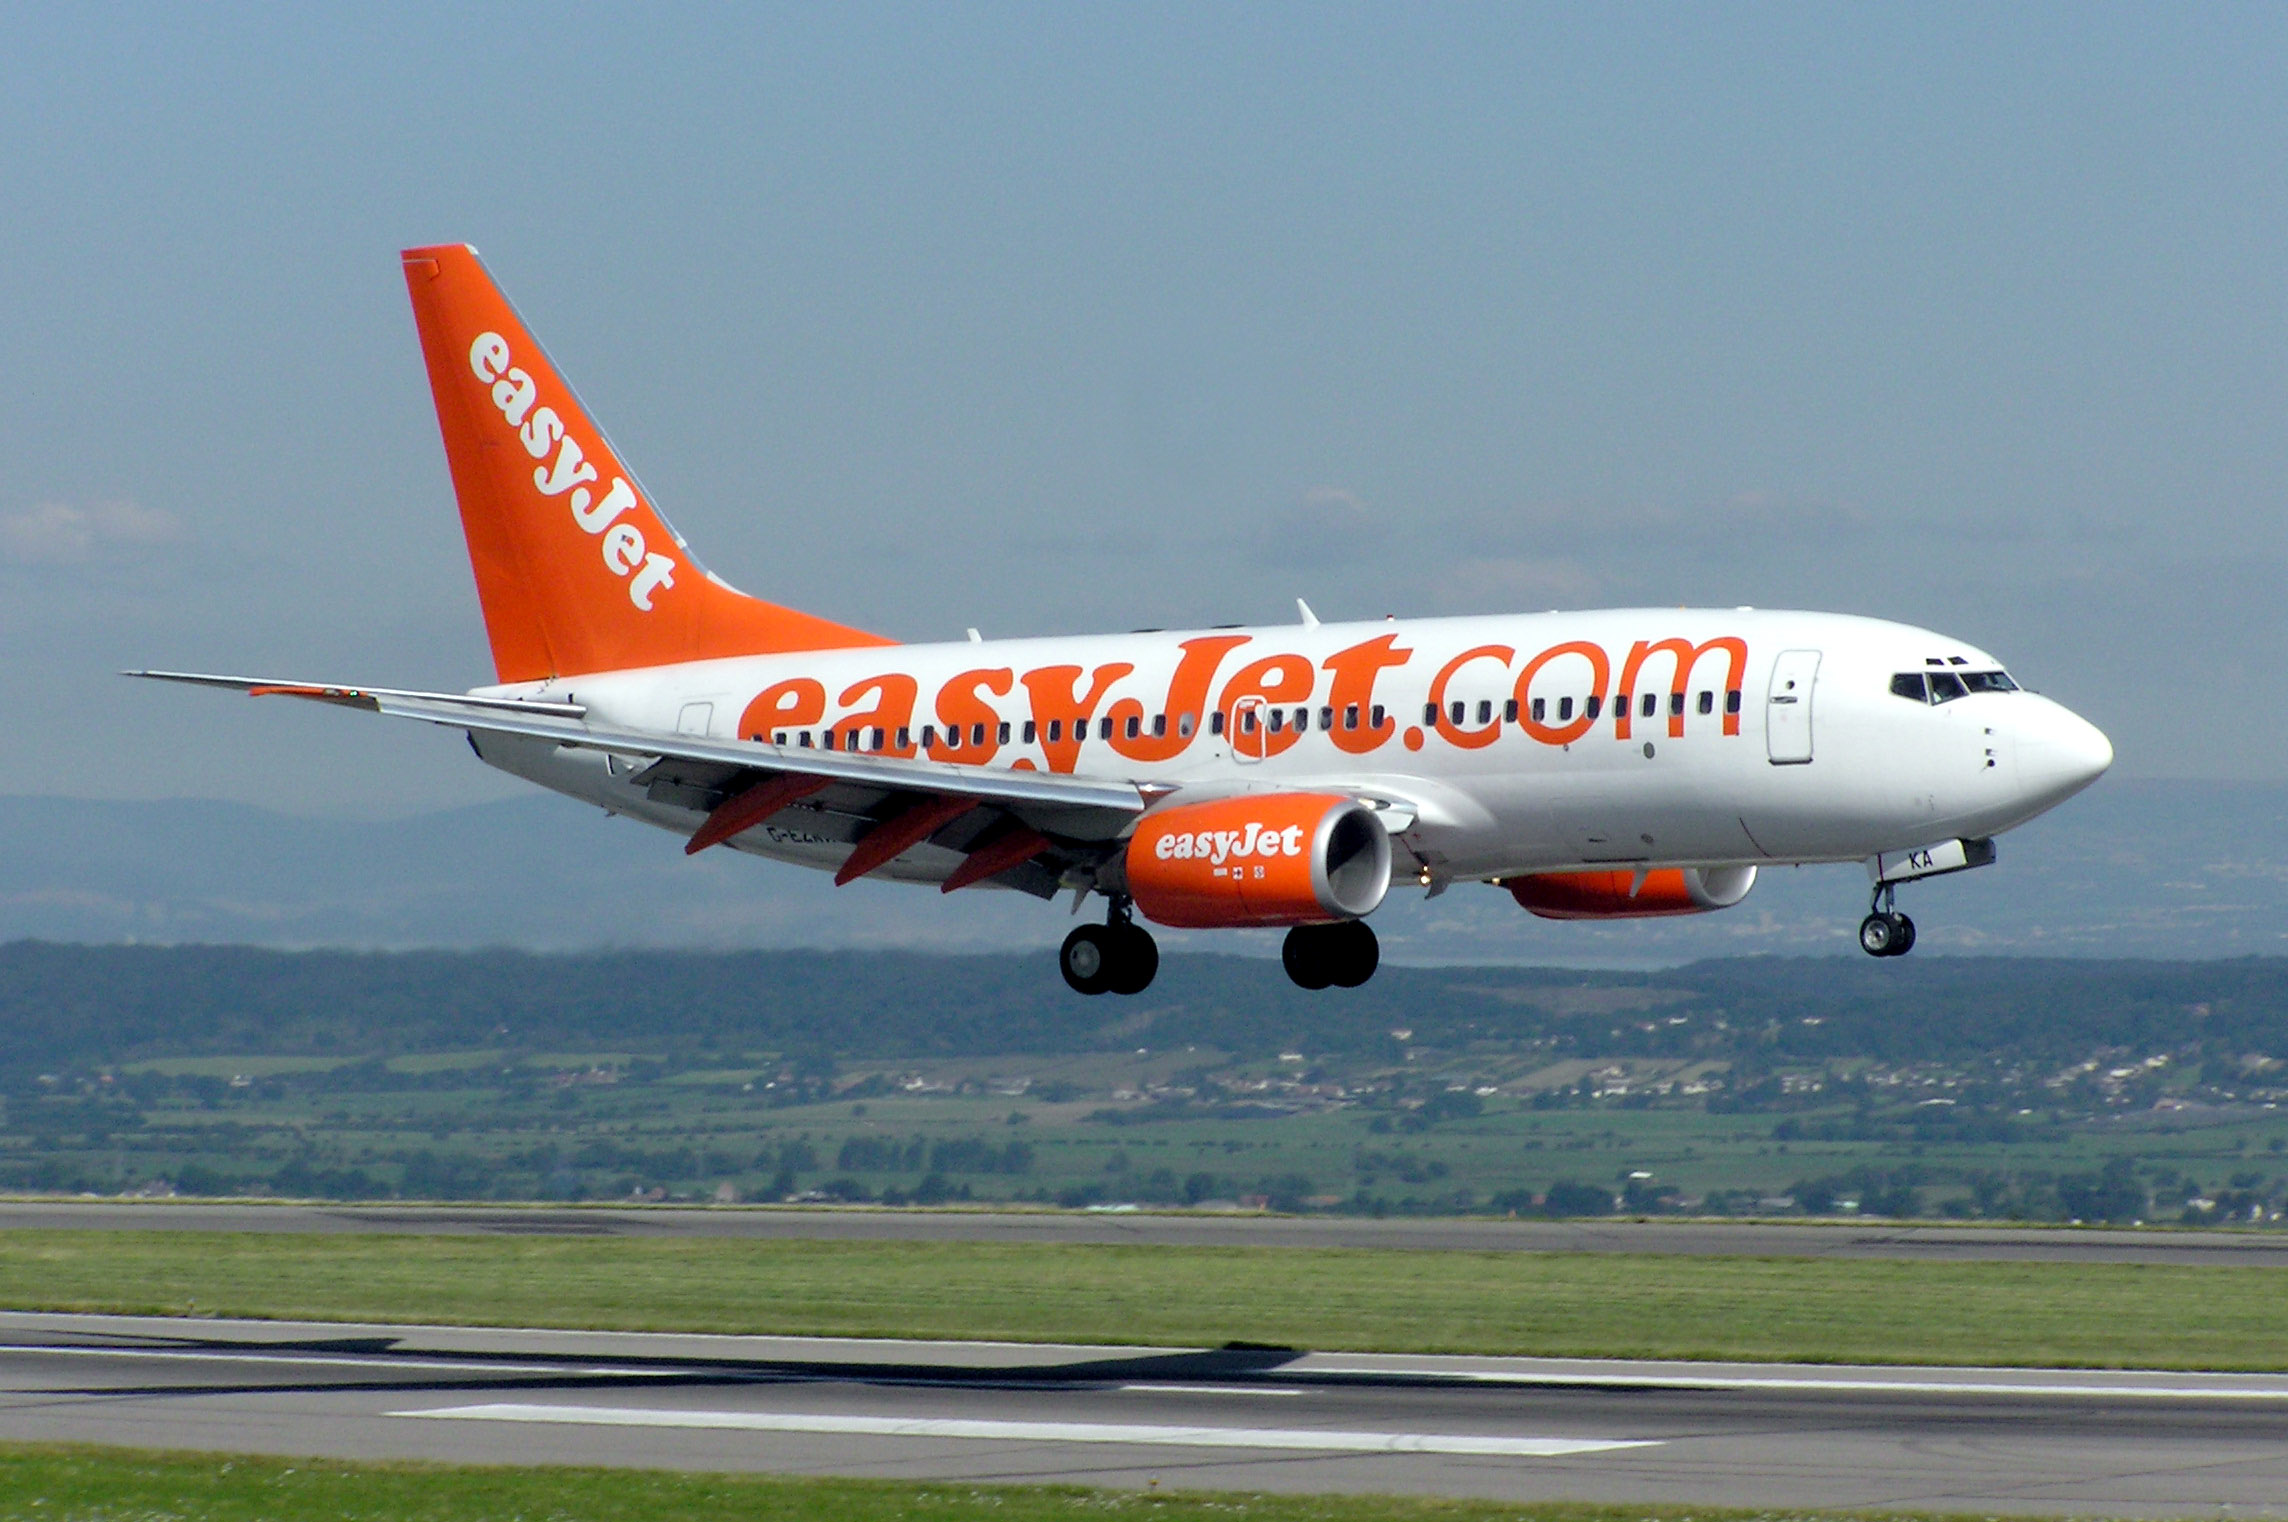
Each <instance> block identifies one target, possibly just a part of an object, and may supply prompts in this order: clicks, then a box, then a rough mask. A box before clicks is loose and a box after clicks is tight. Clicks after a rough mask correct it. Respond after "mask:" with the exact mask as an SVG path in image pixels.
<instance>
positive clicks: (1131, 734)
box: [1121, 714, 1144, 740]
mask: <svg viewBox="0 0 2288 1522" xmlns="http://www.w3.org/2000/svg"><path fill="white" fill-rule="evenodd" d="M1121 727H1122V728H1123V729H1125V730H1126V731H1127V733H1128V738H1129V739H1131V740H1133V739H1135V738H1136V737H1137V736H1138V735H1140V734H1142V733H1144V720H1143V718H1142V717H1141V716H1140V715H1137V714H1130V715H1129V716H1128V722H1127V723H1126V724H1125V725H1123V726H1121Z"/></svg>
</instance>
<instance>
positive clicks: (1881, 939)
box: [1859, 883, 1915, 957]
mask: <svg viewBox="0 0 2288 1522" xmlns="http://www.w3.org/2000/svg"><path fill="white" fill-rule="evenodd" d="M1897 893H1898V890H1897V887H1896V886H1895V885H1894V884H1891V883H1877V884H1876V885H1875V899H1874V902H1873V903H1871V904H1869V905H1868V913H1867V917H1866V918H1865V919H1863V920H1861V921H1860V922H1859V949H1860V950H1861V951H1864V952H1866V953H1867V955H1869V956H1871V957H1903V956H1905V955H1906V954H1907V953H1908V952H1910V951H1912V950H1914V949H1915V922H1914V921H1913V920H1911V919H1908V918H1907V917H1906V916H1905V915H1903V914H1901V913H1900V912H1899V911H1898V909H1897V907H1896V903H1895V900H1896V898H1897Z"/></svg>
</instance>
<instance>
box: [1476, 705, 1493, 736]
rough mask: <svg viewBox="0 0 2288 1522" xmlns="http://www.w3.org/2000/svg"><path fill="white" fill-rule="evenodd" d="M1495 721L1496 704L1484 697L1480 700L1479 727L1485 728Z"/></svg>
mask: <svg viewBox="0 0 2288 1522" xmlns="http://www.w3.org/2000/svg"><path fill="white" fill-rule="evenodd" d="M1493 721H1494V705H1493V704H1492V703H1490V702H1488V701H1486V700H1485V699H1484V698H1480V699H1479V700H1478V727H1479V728H1481V729H1482V728H1484V727H1485V726H1486V725H1488V724H1491V723H1492V722H1493Z"/></svg>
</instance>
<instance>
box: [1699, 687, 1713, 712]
mask: <svg viewBox="0 0 2288 1522" xmlns="http://www.w3.org/2000/svg"><path fill="white" fill-rule="evenodd" d="M1700 711H1701V712H1702V713H1714V712H1715V711H1716V694H1715V693H1713V692H1704V693H1702V694H1700Z"/></svg>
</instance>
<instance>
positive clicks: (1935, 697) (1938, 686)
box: [1930, 671, 1969, 703]
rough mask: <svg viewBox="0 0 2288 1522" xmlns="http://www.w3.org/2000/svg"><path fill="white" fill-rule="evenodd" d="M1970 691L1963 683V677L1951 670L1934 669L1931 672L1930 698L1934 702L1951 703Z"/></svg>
mask: <svg viewBox="0 0 2288 1522" xmlns="http://www.w3.org/2000/svg"><path fill="white" fill-rule="evenodd" d="M1968 691H1969V689H1968V688H1966V687H1964V686H1963V685H1962V678H1961V677H1959V676H1956V675H1955V674H1954V673H1953V672H1951V671H1934V672H1932V673H1931V674H1930V700H1931V701H1932V702H1934V703H1951V702H1953V701H1954V700H1955V699H1956V698H1959V697H1962V696H1963V695H1964V694H1965V693H1966V692H1968Z"/></svg>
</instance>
